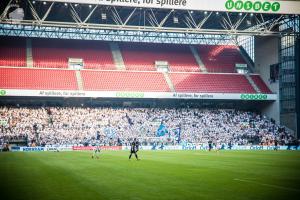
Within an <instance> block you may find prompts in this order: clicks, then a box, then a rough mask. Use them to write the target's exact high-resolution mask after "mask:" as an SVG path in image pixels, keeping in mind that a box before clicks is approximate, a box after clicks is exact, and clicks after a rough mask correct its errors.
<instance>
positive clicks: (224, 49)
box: [198, 45, 246, 73]
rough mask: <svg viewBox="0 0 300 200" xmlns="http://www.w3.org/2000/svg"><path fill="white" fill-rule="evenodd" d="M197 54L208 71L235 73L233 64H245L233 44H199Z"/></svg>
mask: <svg viewBox="0 0 300 200" xmlns="http://www.w3.org/2000/svg"><path fill="white" fill-rule="evenodd" d="M198 52H199V56H200V58H201V60H202V62H203V63H204V65H205V67H206V69H207V71H208V72H213V73H235V72H236V70H235V64H236V63H237V64H246V62H245V60H244V59H243V57H242V56H241V54H240V52H239V51H238V47H237V46H233V45H201V46H199V47H198Z"/></svg>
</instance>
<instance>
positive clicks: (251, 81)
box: [245, 74, 261, 93]
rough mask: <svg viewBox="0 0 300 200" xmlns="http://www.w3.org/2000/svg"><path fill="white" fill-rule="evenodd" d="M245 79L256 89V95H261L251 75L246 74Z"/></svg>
mask: <svg viewBox="0 0 300 200" xmlns="http://www.w3.org/2000/svg"><path fill="white" fill-rule="evenodd" d="M245 77H246V78H247V80H248V81H249V83H250V84H251V86H252V87H253V88H254V90H255V91H256V93H261V91H260V89H259V88H258V87H257V85H256V84H255V83H254V81H253V79H252V78H251V76H250V75H249V74H245Z"/></svg>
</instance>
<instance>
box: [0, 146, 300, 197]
mask: <svg viewBox="0 0 300 200" xmlns="http://www.w3.org/2000/svg"><path fill="white" fill-rule="evenodd" d="M128 154H129V153H128V152H127V151H103V152H102V155H101V158H100V159H99V160H93V159H91V152H59V153H57V152H24V153H23V152H10V153H0V190H1V192H0V197H1V199H6V198H7V199H22V200H31V199H37V200H41V199H53V200H64V199H70V200H77V199H84V200H89V199H93V200H98V199H114V200H116V199H131V200H139V199H149V200H157V199H168V200H176V199H180V200H185V199H189V200H190V199H191V200H198V199H228V200H234V199H238V200H243V199H251V200H259V199H271V200H276V199H285V200H287V199H289V198H295V197H296V196H298V197H299V195H300V187H299V185H300V184H299V183H300V152H296V151H278V152H275V151H221V152H219V153H217V152H205V151H141V152H139V156H140V157H141V159H142V160H141V161H136V160H135V159H132V160H131V161H128Z"/></svg>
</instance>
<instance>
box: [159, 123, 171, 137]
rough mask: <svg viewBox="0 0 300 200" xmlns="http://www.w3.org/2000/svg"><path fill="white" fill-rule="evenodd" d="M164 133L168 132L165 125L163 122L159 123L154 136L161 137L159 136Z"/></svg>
mask: <svg viewBox="0 0 300 200" xmlns="http://www.w3.org/2000/svg"><path fill="white" fill-rule="evenodd" d="M166 133H168V129H167V128H166V126H165V125H164V124H161V125H160V126H159V127H158V129H157V131H156V136H157V137H161V136H164V135H166Z"/></svg>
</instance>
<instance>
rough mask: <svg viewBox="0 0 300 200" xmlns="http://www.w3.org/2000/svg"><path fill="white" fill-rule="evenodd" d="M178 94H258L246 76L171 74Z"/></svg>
mask: <svg viewBox="0 0 300 200" xmlns="http://www.w3.org/2000/svg"><path fill="white" fill-rule="evenodd" d="M170 78H171V80H172V82H173V84H174V87H175V90H176V91H177V92H210V93H256V92H255V90H254V89H253V87H252V86H251V85H250V83H249V81H248V80H247V79H246V77H245V76H244V75H238V74H195V73H171V74H170Z"/></svg>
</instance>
